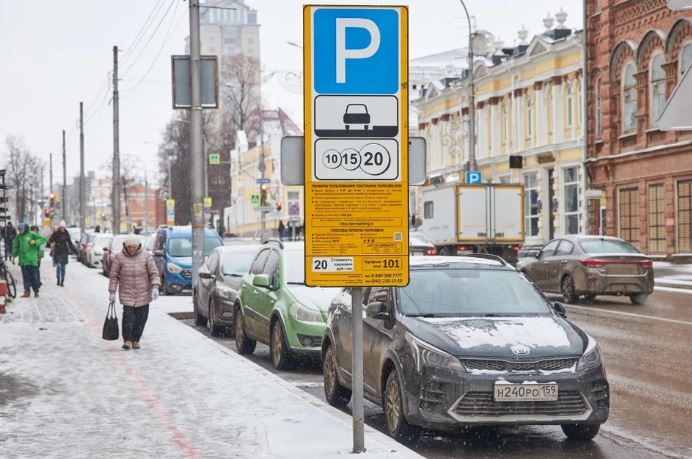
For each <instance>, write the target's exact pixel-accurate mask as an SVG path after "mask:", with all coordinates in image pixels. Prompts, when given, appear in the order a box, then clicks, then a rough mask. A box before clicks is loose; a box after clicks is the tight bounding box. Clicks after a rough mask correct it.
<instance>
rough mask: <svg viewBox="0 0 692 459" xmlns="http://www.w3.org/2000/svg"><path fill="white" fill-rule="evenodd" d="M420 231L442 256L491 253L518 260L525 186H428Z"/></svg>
mask: <svg viewBox="0 0 692 459" xmlns="http://www.w3.org/2000/svg"><path fill="white" fill-rule="evenodd" d="M420 231H421V232H422V233H423V234H424V235H425V236H426V237H427V238H428V239H430V241H431V242H432V243H433V244H435V247H436V248H437V250H438V253H439V254H440V255H457V254H460V253H461V254H463V253H490V254H494V255H499V256H501V257H502V258H504V259H505V260H507V261H508V262H510V263H516V261H517V252H518V251H519V248H520V247H521V244H523V243H524V187H523V186H522V185H505V184H481V185H462V184H445V185H439V186H433V187H428V188H425V189H424V190H423V222H422V225H421V227H420Z"/></svg>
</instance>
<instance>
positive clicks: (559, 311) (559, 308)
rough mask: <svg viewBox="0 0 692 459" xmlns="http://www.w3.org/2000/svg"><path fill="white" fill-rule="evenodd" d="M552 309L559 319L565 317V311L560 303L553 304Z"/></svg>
mask: <svg viewBox="0 0 692 459" xmlns="http://www.w3.org/2000/svg"><path fill="white" fill-rule="evenodd" d="M553 309H555V313H556V314H557V315H558V316H560V317H565V318H566V317H567V309H565V306H564V305H563V304H562V303H555V304H554V305H553Z"/></svg>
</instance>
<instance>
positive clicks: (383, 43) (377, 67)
mask: <svg viewBox="0 0 692 459" xmlns="http://www.w3.org/2000/svg"><path fill="white" fill-rule="evenodd" d="M313 34H314V39H313V40H314V59H315V64H314V67H313V68H314V72H315V75H314V85H315V91H316V92H318V93H320V94H396V93H397V92H398V91H399V73H400V71H399V59H400V56H399V49H398V45H399V13H398V12H397V11H396V10H393V9H390V10H387V9H371V10H369V9H362V8H360V9H341V8H322V9H319V10H317V11H315V16H314V22H313Z"/></svg>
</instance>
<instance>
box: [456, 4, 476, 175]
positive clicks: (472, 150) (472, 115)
mask: <svg viewBox="0 0 692 459" xmlns="http://www.w3.org/2000/svg"><path fill="white" fill-rule="evenodd" d="M459 3H461V6H462V7H463V8H464V13H466V22H467V24H468V28H469V45H468V53H467V56H466V60H467V66H468V69H469V88H470V94H469V171H471V172H475V171H476V170H477V169H478V164H476V84H475V82H474V79H473V29H472V28H471V16H470V15H469V10H468V8H466V4H465V3H464V0H459Z"/></svg>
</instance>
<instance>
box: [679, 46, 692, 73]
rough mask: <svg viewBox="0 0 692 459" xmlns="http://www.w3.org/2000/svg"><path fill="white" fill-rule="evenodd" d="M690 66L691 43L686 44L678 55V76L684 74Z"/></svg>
mask: <svg viewBox="0 0 692 459" xmlns="http://www.w3.org/2000/svg"><path fill="white" fill-rule="evenodd" d="M690 64H692V43H688V44H686V45H685V46H684V47H683V48H682V53H680V75H682V74H684V73H685V72H686V71H687V69H688V68H690Z"/></svg>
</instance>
